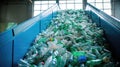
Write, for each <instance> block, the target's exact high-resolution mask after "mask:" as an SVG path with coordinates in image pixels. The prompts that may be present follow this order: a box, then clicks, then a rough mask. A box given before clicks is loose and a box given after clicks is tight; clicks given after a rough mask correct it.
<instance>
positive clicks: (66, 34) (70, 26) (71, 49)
mask: <svg viewBox="0 0 120 67" xmlns="http://www.w3.org/2000/svg"><path fill="white" fill-rule="evenodd" d="M103 35H104V34H103V30H102V29H101V28H100V27H97V25H96V24H95V23H92V21H91V20H90V19H89V18H88V16H87V15H86V14H85V11H83V10H62V11H59V12H58V14H57V17H56V18H53V20H51V24H50V25H49V27H48V28H47V29H46V30H45V31H43V32H42V33H40V34H39V35H37V37H36V39H35V41H34V43H33V44H32V46H31V47H30V48H29V51H28V52H27V53H26V55H25V57H24V58H23V59H21V60H20V63H19V64H18V65H19V67H95V66H98V67H109V66H110V67H112V66H114V64H113V62H112V57H111V53H110V51H109V50H107V49H106V47H105V46H106V45H107V43H106V40H105V38H104V37H103Z"/></svg>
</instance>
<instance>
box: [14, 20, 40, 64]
mask: <svg viewBox="0 0 120 67" xmlns="http://www.w3.org/2000/svg"><path fill="white" fill-rule="evenodd" d="M38 33H39V22H37V23H35V24H33V25H31V26H29V27H28V28H27V29H25V30H23V31H22V32H21V33H20V34H18V35H16V36H15V39H14V66H17V64H18V62H19V61H20V59H22V58H23V56H24V55H25V53H26V52H27V50H28V48H29V47H30V45H31V43H32V42H33V40H34V39H35V37H36V35H37V34H38Z"/></svg>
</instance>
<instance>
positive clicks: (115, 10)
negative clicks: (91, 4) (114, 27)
mask: <svg viewBox="0 0 120 67" xmlns="http://www.w3.org/2000/svg"><path fill="white" fill-rule="evenodd" d="M111 4H112V16H114V17H116V18H118V19H119V20H120V0H111Z"/></svg>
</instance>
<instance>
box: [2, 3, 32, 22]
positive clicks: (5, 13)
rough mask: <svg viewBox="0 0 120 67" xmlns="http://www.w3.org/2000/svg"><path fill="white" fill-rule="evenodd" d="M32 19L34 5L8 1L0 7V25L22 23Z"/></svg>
mask: <svg viewBox="0 0 120 67" xmlns="http://www.w3.org/2000/svg"><path fill="white" fill-rule="evenodd" d="M31 17H32V4H31V3H27V2H24V1H20V2H17V1H13V2H12V1H8V2H5V3H2V5H1V6H0V23H8V22H16V23H21V22H23V21H25V20H27V19H28V18H31Z"/></svg>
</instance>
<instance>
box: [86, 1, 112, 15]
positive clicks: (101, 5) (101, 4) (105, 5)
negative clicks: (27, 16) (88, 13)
mask: <svg viewBox="0 0 120 67" xmlns="http://www.w3.org/2000/svg"><path fill="white" fill-rule="evenodd" d="M87 2H88V3H90V4H91V5H93V6H95V7H97V8H98V9H100V10H102V11H104V12H105V13H107V14H109V15H111V0H87Z"/></svg>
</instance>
